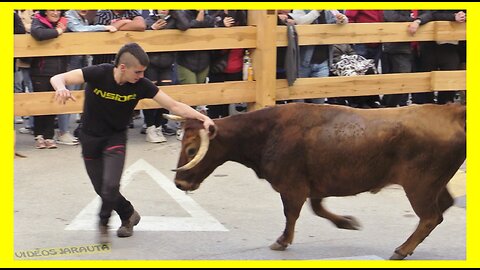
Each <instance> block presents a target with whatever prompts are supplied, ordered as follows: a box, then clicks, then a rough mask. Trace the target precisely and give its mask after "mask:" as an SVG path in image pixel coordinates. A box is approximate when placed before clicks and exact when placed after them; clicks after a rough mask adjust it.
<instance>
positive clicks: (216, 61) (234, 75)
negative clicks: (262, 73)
mask: <svg viewBox="0 0 480 270" xmlns="http://www.w3.org/2000/svg"><path fill="white" fill-rule="evenodd" d="M209 14H210V15H211V16H212V17H213V18H214V19H215V27H232V26H245V25H247V11H246V10H210V11H209ZM244 51H245V49H224V50H215V51H212V52H211V62H210V69H209V73H208V78H209V82H211V83H212V82H213V83H215V82H225V81H241V80H242V75H243V73H242V67H243V56H244ZM233 106H235V105H234V104H233ZM207 113H208V116H210V118H221V117H225V116H228V115H229V105H228V104H220V105H208V111H207Z"/></svg>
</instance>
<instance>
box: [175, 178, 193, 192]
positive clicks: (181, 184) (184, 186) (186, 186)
mask: <svg viewBox="0 0 480 270" xmlns="http://www.w3.org/2000/svg"><path fill="white" fill-rule="evenodd" d="M175 186H176V187H177V188H178V189H180V190H183V191H189V190H195V189H197V188H198V185H194V184H192V183H189V182H187V181H185V180H179V179H175Z"/></svg>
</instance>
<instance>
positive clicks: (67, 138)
mask: <svg viewBox="0 0 480 270" xmlns="http://www.w3.org/2000/svg"><path fill="white" fill-rule="evenodd" d="M89 12H92V11H89V10H75V9H71V10H68V11H67V12H65V17H66V18H67V19H68V23H67V28H68V30H69V31H70V32H102V31H109V32H111V33H114V32H116V31H117V28H116V27H115V26H112V25H90V23H89V21H88V19H87V16H88V14H89ZM95 12H96V11H95ZM88 57H89V56H87V55H72V56H70V57H69V60H68V65H67V71H70V70H74V69H77V68H82V67H86V66H87V65H88V62H89V59H88ZM68 89H69V90H80V89H82V85H69V86H68ZM69 123H70V114H66V115H64V116H62V117H59V119H58V128H59V133H58V134H57V139H56V141H57V143H59V144H70V145H75V144H78V138H76V136H77V135H78V131H79V128H81V125H82V124H81V123H80V124H79V125H78V127H77V129H76V130H75V132H74V134H76V135H75V136H72V135H71V134H70V132H68V125H69Z"/></svg>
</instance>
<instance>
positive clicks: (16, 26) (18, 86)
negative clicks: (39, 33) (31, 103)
mask: <svg viewBox="0 0 480 270" xmlns="http://www.w3.org/2000/svg"><path fill="white" fill-rule="evenodd" d="M13 33H14V34H25V33H26V31H25V26H24V25H23V22H22V19H21V18H20V16H19V15H18V13H16V12H15V11H14V12H13ZM17 62H18V59H16V58H14V59H13V72H14V85H13V91H14V93H22V92H24V89H23V87H22V81H23V79H22V73H21V72H20V71H19V70H18V67H17ZM14 123H15V124H22V123H23V120H22V117H20V116H15V117H14Z"/></svg>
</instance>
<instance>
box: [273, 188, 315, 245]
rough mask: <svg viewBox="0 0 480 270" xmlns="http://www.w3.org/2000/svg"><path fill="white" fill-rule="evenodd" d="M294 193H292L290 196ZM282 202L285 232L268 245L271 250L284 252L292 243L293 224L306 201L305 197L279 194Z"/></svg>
mask: <svg viewBox="0 0 480 270" xmlns="http://www.w3.org/2000/svg"><path fill="white" fill-rule="evenodd" d="M293 193H295V192H292V194H293ZM281 197H282V202H283V213H284V214H285V217H286V219H287V222H286V225H285V230H284V231H283V234H282V235H280V237H279V238H278V239H277V241H276V242H275V243H273V244H271V245H270V249H272V250H285V249H286V248H287V246H288V245H289V244H291V243H292V241H293V234H294V232H295V223H296V222H297V219H298V216H299V215H300V211H301V210H302V206H303V204H304V203H305V200H306V199H307V196H306V195H305V196H304V195H294V196H292V195H291V194H283V193H282V194H281Z"/></svg>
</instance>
